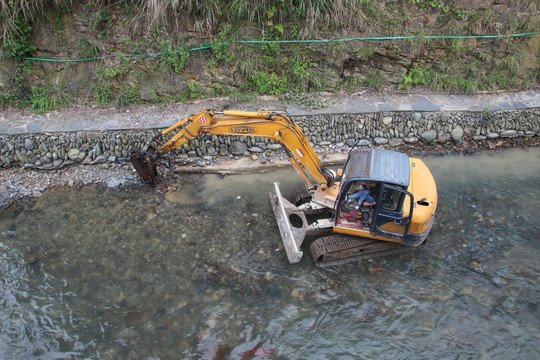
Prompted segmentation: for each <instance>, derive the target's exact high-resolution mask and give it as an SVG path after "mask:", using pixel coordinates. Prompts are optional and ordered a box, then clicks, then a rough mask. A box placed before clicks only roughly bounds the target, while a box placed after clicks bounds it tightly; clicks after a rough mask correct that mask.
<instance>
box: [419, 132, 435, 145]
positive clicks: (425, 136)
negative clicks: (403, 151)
mask: <svg viewBox="0 0 540 360" xmlns="http://www.w3.org/2000/svg"><path fill="white" fill-rule="evenodd" d="M420 137H421V138H422V140H423V141H424V142H426V143H431V142H433V141H435V140H436V139H437V131H436V130H428V131H424V132H423V133H422V134H421V135H420Z"/></svg>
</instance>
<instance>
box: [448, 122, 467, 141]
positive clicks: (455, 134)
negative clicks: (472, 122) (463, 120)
mask: <svg viewBox="0 0 540 360" xmlns="http://www.w3.org/2000/svg"><path fill="white" fill-rule="evenodd" d="M463 134H464V131H463V128H462V127H461V126H456V127H455V128H454V129H453V130H452V132H451V133H450V136H451V137H452V140H454V141H459V140H461V139H462V138H463Z"/></svg>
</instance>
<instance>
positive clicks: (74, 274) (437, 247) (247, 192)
mask: <svg viewBox="0 0 540 360" xmlns="http://www.w3.org/2000/svg"><path fill="white" fill-rule="evenodd" d="M539 160H540V149H530V150H528V151H523V150H518V151H507V152H503V153H487V154H483V155H481V156H476V157H466V158H464V157H442V158H427V159H425V161H426V162H427V163H428V166H429V167H430V168H431V170H432V172H433V174H434V176H435V178H436V180H437V185H438V188H439V208H438V214H437V219H436V224H435V226H434V228H433V230H432V233H431V235H430V237H429V238H428V241H427V243H426V244H425V245H424V246H421V247H420V248H418V249H415V250H413V251H409V252H406V253H403V254H399V255H393V256H388V257H384V258H376V259H373V260H371V261H362V262H355V263H350V264H346V265H341V266H334V267H331V268H328V269H321V268H318V267H315V266H314V265H313V264H312V262H311V259H309V256H305V258H304V259H303V261H302V262H301V263H299V264H295V265H289V264H288V263H287V258H286V256H285V253H284V252H283V251H282V250H278V248H279V242H280V235H279V230H278V229H277V226H276V224H275V220H274V218H273V214H272V211H271V207H270V204H269V200H268V192H269V191H270V188H271V186H272V185H271V184H272V182H273V181H279V182H280V183H281V184H282V185H281V186H282V190H283V192H284V193H285V194H287V193H288V192H289V190H290V189H292V188H293V187H294V186H296V185H298V184H299V178H298V177H297V176H296V174H295V173H294V172H293V171H276V172H273V173H267V174H258V175H243V176H228V177H225V178H220V177H218V176H193V177H187V176H186V178H185V181H186V182H187V184H186V185H185V186H183V187H181V188H179V189H180V190H178V191H176V192H173V193H168V194H166V196H165V197H164V196H162V195H161V194H159V193H158V192H154V191H151V190H147V191H130V192H126V191H118V190H109V189H105V188H93V187H86V188H83V189H80V190H77V189H71V188H69V189H60V190H50V191H47V192H46V193H45V194H44V195H43V196H42V197H41V198H40V199H38V200H37V201H35V202H34V203H32V204H30V205H28V206H26V207H25V208H24V209H23V210H22V211H20V212H17V213H16V214H11V215H5V216H3V217H2V218H1V219H0V272H1V273H2V282H1V283H0V358H2V359H71V358H74V359H75V358H76V359H84V358H88V359H252V358H272V359H306V358H314V359H315V358H316V359H358V358H384V359H405V358H439V359H440V358H442V359H462V358H463V359H465V358H466V359H469V358H478V359H491V358H492V359H511V358H521V359H533V358H536V359H538V358H540V350H539V347H538V344H539V343H540V310H539V309H538V302H539V300H540V299H539V298H540V290H539V285H538V276H539V273H540V263H539V262H538V258H539V256H540V250H539V248H538V245H539V241H540V225H539V222H538V220H537V214H538V212H539V211H538V210H539V209H540V206H539V200H538V199H540V185H539V181H538V179H539V178H540V161H539ZM305 253H308V251H307V249H306V251H305Z"/></svg>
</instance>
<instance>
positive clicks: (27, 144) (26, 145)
mask: <svg viewBox="0 0 540 360" xmlns="http://www.w3.org/2000/svg"><path fill="white" fill-rule="evenodd" d="M24 148H25V149H26V150H28V151H32V150H34V141H33V140H32V139H28V138H26V139H24Z"/></svg>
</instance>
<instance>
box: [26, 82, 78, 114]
mask: <svg viewBox="0 0 540 360" xmlns="http://www.w3.org/2000/svg"><path fill="white" fill-rule="evenodd" d="M30 99H31V102H32V109H34V111H35V112H36V114H44V113H46V112H48V111H51V110H55V109H60V108H63V107H66V106H67V105H69V104H71V103H72V102H73V101H72V99H71V98H70V96H69V95H66V94H65V93H64V92H63V91H61V90H60V89H57V88H55V87H53V86H52V85H51V84H47V83H46V84H42V85H38V86H34V87H32V96H31V97H30Z"/></svg>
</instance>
